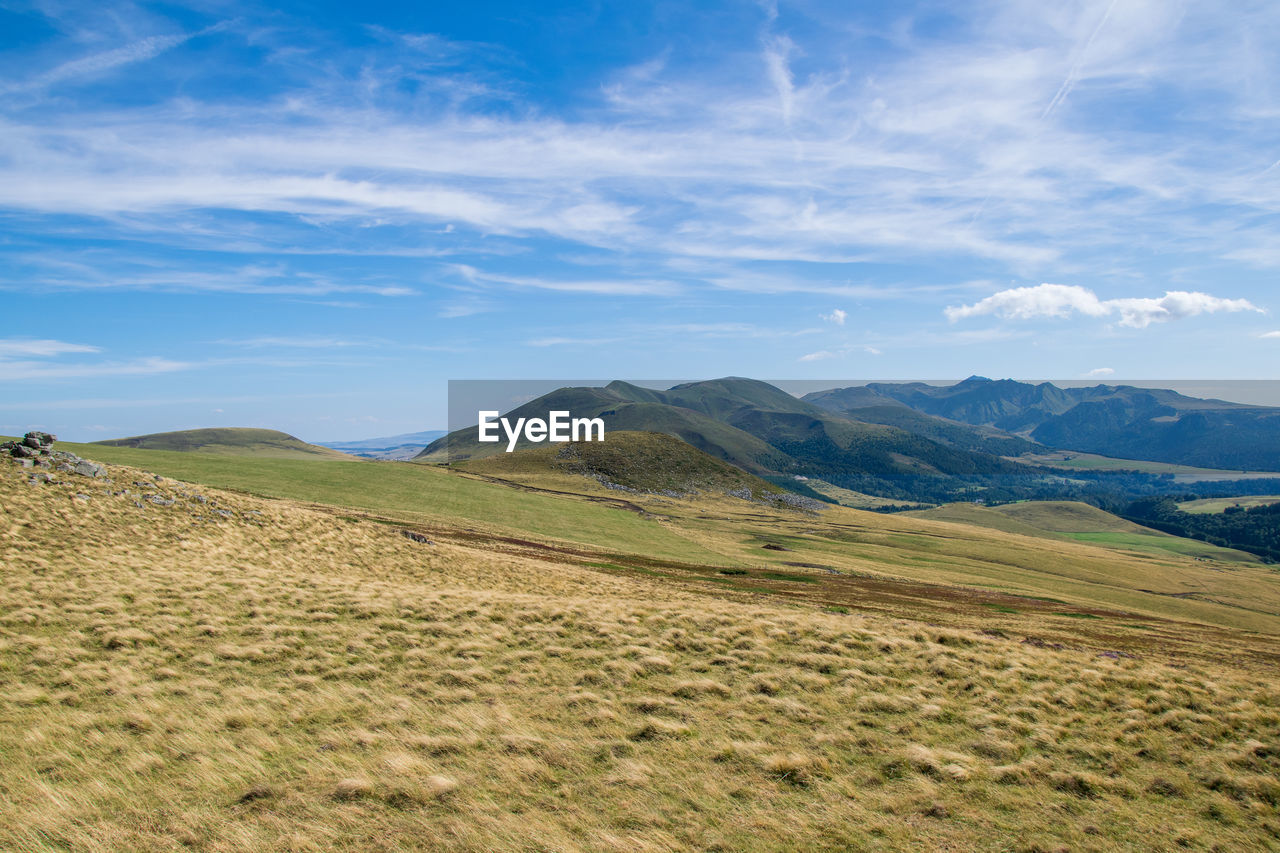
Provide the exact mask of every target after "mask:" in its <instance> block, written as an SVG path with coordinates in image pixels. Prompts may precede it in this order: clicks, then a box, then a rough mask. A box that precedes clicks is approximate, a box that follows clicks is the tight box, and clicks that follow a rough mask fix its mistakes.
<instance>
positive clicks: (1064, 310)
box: [945, 284, 1262, 329]
mask: <svg viewBox="0 0 1280 853" xmlns="http://www.w3.org/2000/svg"><path fill="white" fill-rule="evenodd" d="M1220 311H1257V312H1259V313H1262V309H1261V308H1259V307H1258V306H1256V305H1254V304H1253V303H1252V302H1250V301H1249V300H1247V299H1223V298H1222V297H1218V296H1211V295H1209V294H1208V293H1200V292H1199V291H1186V290H1170V291H1166V292H1165V294H1164V296H1161V297H1159V298H1152V297H1140V298H1124V299H1099V298H1098V295H1097V294H1096V293H1094V292H1093V291H1092V290H1090V289H1089V288H1087V287H1080V286H1078V285H1071V284H1038V285H1036V286H1035V287H1014V288H1010V289H1008V290H1002V291H1000V292H999V293H993V294H992V295H991V296H988V297H987V298H985V299H982V300H980V301H978V302H975V303H974V304H972V305H953V306H949V307H948V308H946V309H945V313H946V315H947V319H948V320H950V321H951V322H953V323H954V322H955V321H957V320H963V319H966V318H968V317H981V316H985V315H993V316H996V317H999V318H1001V319H1005V320H1030V319H1035V318H1039V317H1058V318H1064V317H1070V316H1071V315H1073V314H1082V315H1084V316H1086V317H1118V318H1119V323H1120V325H1121V326H1129V327H1131V328H1135V329H1145V328H1146V327H1147V326H1149V325H1151V324H1152V323H1164V322H1167V321H1169V320H1178V319H1182V318H1184V317H1194V316H1196V315H1199V314H1214V313H1217V312H1220Z"/></svg>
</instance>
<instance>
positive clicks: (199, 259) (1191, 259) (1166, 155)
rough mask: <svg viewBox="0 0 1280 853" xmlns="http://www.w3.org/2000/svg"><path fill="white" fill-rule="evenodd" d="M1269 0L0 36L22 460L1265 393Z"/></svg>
mask: <svg viewBox="0 0 1280 853" xmlns="http://www.w3.org/2000/svg"><path fill="white" fill-rule="evenodd" d="M1278 120H1280V7H1277V6H1276V5H1275V4H1274V3H1272V2H1259V3H1248V2H1237V3H1232V4H1230V5H1229V7H1224V6H1223V5H1222V4H1216V3H1196V2H1174V1H1173V0H1153V1H1152V2H1143V1H1142V0H1104V2H1079V3H1073V2H1066V3H1055V4H1044V3H1035V2H963V3H961V2H956V3H944V2H924V3H918V4H911V3H894V4H884V3H851V2H834V3H824V2H796V3H787V2H778V3H777V4H774V3H771V2H762V3H751V2H741V3H712V2H706V3H701V2H700V3H696V4H695V3H669V2H656V3H642V2H637V3H555V2H548V3H542V4H531V3H503V2H484V3H473V4H461V3H454V4H437V3H404V4H389V3H388V4H382V3H345V2H344V3H325V2H310V3H305V4H303V3H298V4H291V3H274V4H270V5H265V4H263V5H258V4H254V3H237V2H221V0H201V1H200V2H189V3H182V2H176V3H112V2H95V3H77V2H61V1H60V0H46V1H44V2H25V1H24V0H18V2H2V1H0V289H3V293H0V299H2V300H3V309H0V431H7V432H17V431H21V430H24V429H27V428H33V427H41V428H48V429H51V430H54V431H56V432H58V433H59V434H61V435H63V436H64V437H67V438H75V439H94V438H100V437H111V436H119V435H126V434H137V433H142V432H150V431H157V430H163V429H181V428H189V427H196V426H212V425H240V426H267V427H275V428H279V429H284V430H286V431H289V432H292V433H294V434H297V435H300V436H302V437H304V438H307V439H311V440H325V439H340V438H358V437H365V436H372V435H389V434H394V433H400V432H407V431H412V430H418V429H427V428H432V427H437V426H441V425H443V423H444V417H445V402H446V401H445V383H446V380H447V379H450V378H455V379H457V378H516V377H530V378H532V377H544V378H545V377H557V376H582V375H596V376H600V377H601V378H610V377H649V376H689V377H696V376H704V377H712V376H719V375H726V374H734V375H745V376H758V377H788V378H796V379H809V378H826V377H830V378H831V379H833V380H844V379H866V378H878V379H884V378H915V377H936V378H945V377H955V378H960V377H963V376H966V375H969V374H972V373H979V374H983V375H988V376H1013V377H1028V376H1039V377H1050V378H1063V379H1079V378H1083V377H1089V376H1097V377H1099V378H1101V379H1105V380H1107V381H1117V380H1123V379H1125V378H1134V379H1136V378H1144V379H1149V378H1240V379H1244V378H1252V379H1275V378H1280V377H1277V371H1276V365H1277V364H1280V296H1277V293H1280V290H1278V289H1277V288H1276V286H1275V282H1276V274H1277V269H1278V268H1280V239H1277V237H1278V236H1280V235H1278V234H1277V230H1278V229H1277V225H1278V224H1280V223H1278V217H1277V210H1278V209H1280V137H1277V136H1276V134H1275V128H1276V126H1277V121H1278Z"/></svg>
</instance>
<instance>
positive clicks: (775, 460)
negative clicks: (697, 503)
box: [419, 377, 1029, 496]
mask: <svg viewBox="0 0 1280 853" xmlns="http://www.w3.org/2000/svg"><path fill="white" fill-rule="evenodd" d="M556 410H563V411H569V412H571V413H572V415H573V416H574V417H599V418H601V419H602V420H603V421H604V423H605V428H606V432H610V431H615V430H635V431H648V432H659V433H665V434H667V435H673V436H676V437H677V438H680V439H682V440H683V441H685V442H687V443H689V444H691V445H692V446H694V447H696V448H698V449H699V450H702V451H704V452H706V453H708V454H710V455H711V456H713V457H715V458H717V459H721V460H724V461H726V462H730V463H732V464H734V465H737V466H738V467H740V468H742V469H744V470H746V471H749V472H752V473H754V474H758V475H761V476H764V477H768V478H771V479H773V480H774V482H781V483H785V484H786V485H787V486H788V487H789V488H792V489H796V490H800V491H805V489H804V487H803V486H798V485H797V484H796V481H795V480H794V479H793V478H794V477H795V476H797V475H800V476H808V477H817V478H821V479H823V480H826V481H828V482H831V483H833V484H835V485H837V486H840V487H842V488H848V489H852V490H855V491H863V492H869V493H874V494H887V495H889V496H904V495H907V494H911V495H916V494H921V493H924V494H929V495H935V494H936V495H939V496H944V495H946V494H949V493H951V492H954V491H959V490H961V489H962V488H964V484H963V483H961V482H960V478H968V479H973V478H979V479H981V478H991V477H997V476H1012V477H1027V476H1029V475H1028V474H1027V468H1026V467H1025V466H1021V465H1017V464H1015V463H1011V462H1007V461H1005V460H1003V459H1000V458H998V457H997V456H994V455H992V454H988V453H981V452H974V451H972V450H969V449H965V448H959V447H954V446H948V445H947V444H944V443H941V442H938V441H934V440H932V439H930V438H926V437H923V436H920V435H915V434H913V433H911V432H910V431H907V430H904V429H900V428H898V427H896V426H891V425H885V424H877V423H869V422H865V421H859V420H854V419H852V418H849V417H845V416H843V415H840V414H837V413H835V412H831V411H828V410H826V409H823V408H822V407H820V406H816V405H814V404H813V403H810V402H808V401H805V400H801V399H798V398H796V397H795V396H793V395H791V394H788V393H786V392H785V391H782V390H781V389H779V388H776V387H774V386H772V385H769V384H768V383H765V382H760V381H757V380H752V379H743V378H740V377H727V378H724V379H716V380H710V381H706V382H692V383H686V384H683V385H677V386H675V387H673V388H669V389H667V390H654V389H650V388H641V387H639V386H635V385H630V384H628V383H625V382H614V383H611V384H610V385H608V386H606V387H604V388H591V387H586V388H562V389H559V390H557V391H554V392H551V393H550V394H546V395H544V396H542V397H540V398H538V399H536V400H533V401H531V402H528V403H525V404H524V405H522V406H519V407H517V408H516V409H514V410H513V411H512V412H510V413H508V414H507V415H506V417H507V418H509V419H515V418H521V417H540V418H545V417H546V416H547V413H548V412H549V411H556ZM908 411H909V410H908ZM517 446H525V444H524V443H521V444H519V445H517ZM505 450H506V447H505V443H484V444H482V443H481V442H479V441H478V439H477V435H476V429H475V428H474V427H469V428H466V429H461V430H457V431H455V432H454V433H452V434H450V435H449V436H447V437H446V438H445V439H441V440H440V441H437V442H435V443H434V444H432V445H431V446H429V447H428V448H427V449H426V450H425V451H424V452H423V454H422V455H421V456H420V457H419V458H420V459H421V460H423V461H447V460H452V461H461V460H463V459H475V458H482V457H485V456H490V455H494V454H498V453H504V452H505Z"/></svg>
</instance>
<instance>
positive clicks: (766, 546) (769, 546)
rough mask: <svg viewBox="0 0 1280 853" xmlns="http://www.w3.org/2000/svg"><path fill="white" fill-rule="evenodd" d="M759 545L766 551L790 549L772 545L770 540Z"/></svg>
mask: <svg viewBox="0 0 1280 853" xmlns="http://www.w3.org/2000/svg"><path fill="white" fill-rule="evenodd" d="M761 547H762V548H764V549H765V550H766V551H790V550H791V549H790V548H783V547H782V546H781V545H774V544H773V543H772V542H769V543H767V544H765V545H762V546H761Z"/></svg>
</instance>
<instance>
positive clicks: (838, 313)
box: [818, 308, 849, 326]
mask: <svg viewBox="0 0 1280 853" xmlns="http://www.w3.org/2000/svg"><path fill="white" fill-rule="evenodd" d="M818 316H819V317H821V318H822V319H823V320H826V321H827V322H828V323H835V324H836V325H837V326H843V325H844V321H845V320H846V319H847V318H848V317H849V315H848V313H847V312H845V311H844V310H843V309H841V308H836V309H834V310H833V311H832V312H831V313H830V314H819V315H818Z"/></svg>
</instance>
